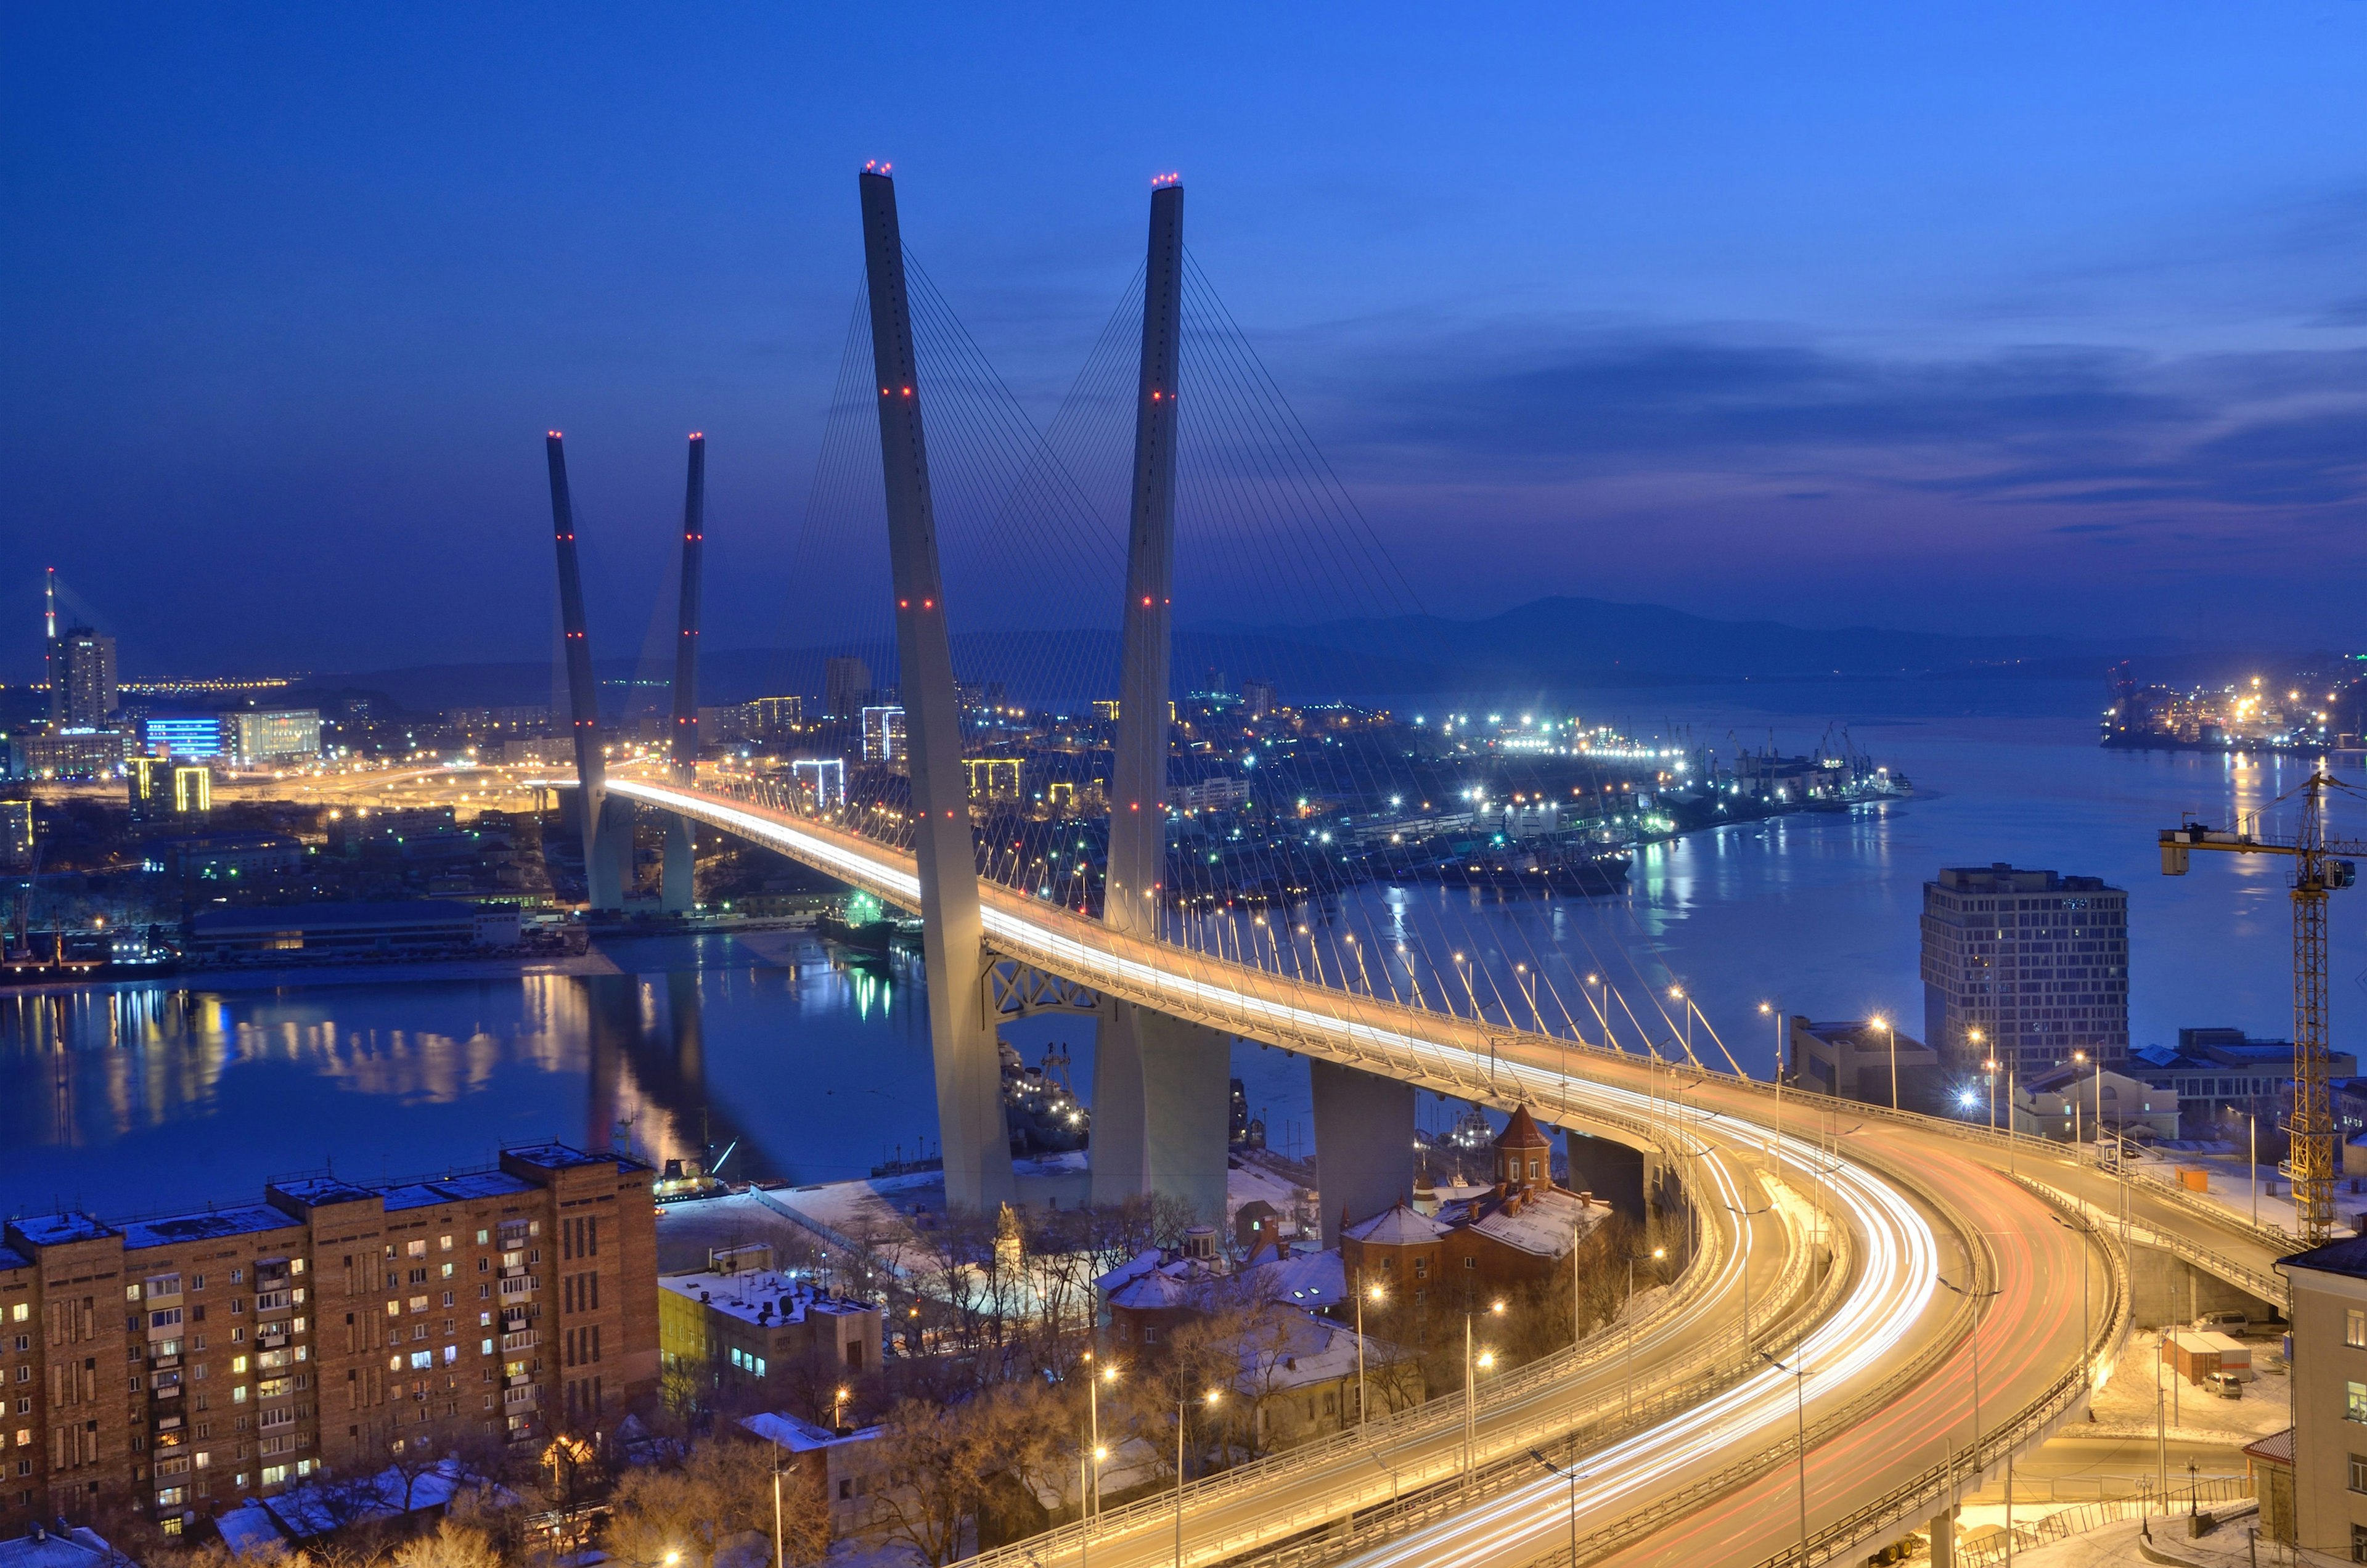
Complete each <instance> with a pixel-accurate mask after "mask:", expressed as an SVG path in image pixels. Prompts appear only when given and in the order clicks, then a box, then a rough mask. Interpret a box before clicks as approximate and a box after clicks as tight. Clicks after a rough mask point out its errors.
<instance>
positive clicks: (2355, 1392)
mask: <svg viewBox="0 0 2367 1568" xmlns="http://www.w3.org/2000/svg"><path fill="white" fill-rule="evenodd" d="M2345 1386H2346V1393H2345V1395H2344V1398H2343V1409H2342V1417H2343V1419H2344V1420H2346V1421H2356V1422H2358V1423H2359V1424H2360V1425H2361V1426H2362V1427H2367V1382H2354V1383H2350V1384H2347V1385H2345Z"/></svg>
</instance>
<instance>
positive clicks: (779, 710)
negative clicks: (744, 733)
mask: <svg viewBox="0 0 2367 1568" xmlns="http://www.w3.org/2000/svg"><path fill="white" fill-rule="evenodd" d="M748 708H749V712H750V721H749V730H750V732H751V733H753V734H754V735H755V736H757V737H758V738H760V739H765V740H770V739H775V738H776V737H778V736H783V735H788V734H791V733H793V732H794V731H795V730H796V729H797V728H798V726H799V725H801V724H803V723H804V722H805V717H806V700H805V698H803V697H758V698H757V699H756V700H755V701H754V702H752V703H750V704H749V705H748Z"/></svg>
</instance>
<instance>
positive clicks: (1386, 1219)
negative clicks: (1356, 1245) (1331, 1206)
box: [1341, 1203, 1453, 1247]
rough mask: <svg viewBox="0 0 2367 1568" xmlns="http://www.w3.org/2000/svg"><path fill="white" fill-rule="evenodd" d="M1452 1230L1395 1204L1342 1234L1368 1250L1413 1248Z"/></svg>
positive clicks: (1351, 1226) (1426, 1216)
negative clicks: (1377, 1248) (1359, 1242)
mask: <svg viewBox="0 0 2367 1568" xmlns="http://www.w3.org/2000/svg"><path fill="white" fill-rule="evenodd" d="M1452 1228H1453V1227H1452V1226H1450V1225H1446V1224H1442V1223H1441V1222H1439V1221H1437V1220H1435V1219H1433V1218H1432V1217H1431V1216H1430V1215H1428V1214H1422V1213H1415V1212H1414V1211H1413V1210H1412V1209H1410V1208H1408V1207H1407V1206H1406V1205H1405V1204H1403V1203H1396V1204H1392V1205H1391V1206H1389V1207H1388V1208H1386V1209H1383V1210H1382V1211H1381V1212H1380V1213H1377V1214H1375V1215H1374V1216H1373V1217H1372V1218H1371V1219H1369V1220H1365V1221H1364V1222H1362V1223H1361V1224H1353V1225H1350V1226H1349V1227H1348V1228H1347V1229H1346V1230H1345V1231H1342V1233H1341V1234H1342V1235H1346V1236H1350V1237H1353V1239H1355V1240H1357V1241H1361V1242H1363V1243H1365V1245H1366V1246H1368V1247H1410V1246H1417V1245H1419V1244H1421V1243H1422V1242H1425V1241H1436V1240H1437V1239H1438V1238H1439V1237H1440V1236H1443V1235H1445V1234H1446V1233H1447V1232H1448V1231H1449V1230H1450V1229H1452Z"/></svg>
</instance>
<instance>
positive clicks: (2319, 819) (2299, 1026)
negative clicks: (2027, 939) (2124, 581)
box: [2160, 773, 2367, 1247]
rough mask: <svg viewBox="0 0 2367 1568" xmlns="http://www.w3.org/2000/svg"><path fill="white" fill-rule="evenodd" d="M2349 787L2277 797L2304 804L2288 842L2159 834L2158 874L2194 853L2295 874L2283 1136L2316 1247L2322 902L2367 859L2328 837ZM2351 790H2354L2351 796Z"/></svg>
mask: <svg viewBox="0 0 2367 1568" xmlns="http://www.w3.org/2000/svg"><path fill="white" fill-rule="evenodd" d="M2330 789H2343V790H2347V789H2349V786H2348V785H2346V784H2341V783H2340V782H2339V781H2338V780H2336V779H2334V778H2332V777H2329V776H2328V775H2327V774H2326V773H2312V774H2310V776H2309V779H2308V782H2306V783H2305V784H2302V785H2301V786H2300V787H2299V789H2297V790H2294V791H2290V792H2288V793H2286V794H2285V795H2280V796H2279V797H2278V804H2282V802H2284V801H2287V800H2291V799H2292V798H2293V796H2294V795H2300V796H2301V799H2302V809H2301V825H2300V828H2299V829H2298V830H2297V831H2295V832H2294V833H2293V835H2292V836H2291V837H2290V838H2281V837H2274V836H2270V835H2265V834H2261V833H2259V831H2257V827H2258V824H2259V814H2258V813H2257V812H2256V813H2254V814H2253V817H2252V822H2253V824H2254V826H2255V829H2256V830H2255V831H2253V832H2248V833H2246V832H2225V831H2221V830H2219V829H2214V828H2209V827H2206V826H2204V825H2203V824H2202V823H2200V822H2189V823H2185V824H2182V825H2181V826H2180V827H2176V828H2165V829H2162V830H2161V835H2160V839H2161V872H2162V874H2163V875H2164V876H2183V875H2185V874H2186V863H2187V857H2188V856H2189V855H2191V853H2193V852H2195V851H2196V850H2210V851H2217V852H2225V853H2229V854H2239V855H2282V856H2284V857H2286V859H2287V860H2289V861H2290V862H2291V863H2292V874H2293V1115H2292V1118H2291V1119H2290V1120H2289V1121H2288V1122H2286V1123H2285V1132H2286V1134H2288V1135H2289V1136H2290V1137H2291V1139H2292V1142H2293V1211H2294V1213H2295V1215H2296V1216H2297V1217H2298V1219H2299V1220H2300V1222H2301V1235H2302V1240H2303V1241H2305V1243H2307V1244H2308V1245H2309V1246H2311V1247H2318V1246H2322V1245H2324V1244H2325V1242H2326V1241H2327V1239H2328V1238H2329V1237H2330V1236H2331V1235H2333V1231H2334V1151H2335V1137H2334V1113H2333V1110H2332V1108H2331V1107H2330V1106H2329V1105H2328V1104H2327V1082H2326V1080H2327V1060H2326V1055H2327V1043H2326V897H2327V894H2329V893H2338V892H2340V891H2341V890H2342V889H2344V888H2346V887H2349V886H2352V885H2353V884H2354V883H2356V882H2357V881H2358V879H2359V868H2358V864H2357V862H2356V861H2354V860H2352V859H2350V858H2346V857H2350V856H2357V857H2360V858H2362V859H2367V840H2355V839H2329V838H2327V836H2326V793H2327V791H2328V790H2330ZM2353 793H2355V792H2353Z"/></svg>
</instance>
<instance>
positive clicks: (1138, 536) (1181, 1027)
mask: <svg viewBox="0 0 2367 1568" xmlns="http://www.w3.org/2000/svg"><path fill="white" fill-rule="evenodd" d="M1182 381H1183V186H1182V185H1180V184H1178V183H1176V182H1174V181H1172V180H1167V181H1163V182H1161V184H1159V185H1158V186H1155V187H1154V188H1153V189H1152V191H1151V193H1150V255H1149V258H1148V260H1147V261H1146V262H1145V264H1144V273H1143V284H1142V358H1141V362H1140V367H1139V373H1138V377H1137V380H1136V388H1135V399H1136V400H1135V411H1134V480H1133V490H1132V492H1131V494H1130V497H1129V501H1128V513H1129V515H1128V519H1127V553H1126V556H1127V558H1126V604H1125V606H1124V617H1123V620H1122V622H1121V626H1122V628H1123V629H1122V633H1121V638H1122V643H1121V646H1122V649H1123V653H1122V659H1123V663H1122V665H1121V667H1120V669H1119V672H1118V709H1117V738H1116V755H1115V757H1114V758H1113V760H1112V762H1111V778H1110V822H1109V866H1108V875H1107V877H1106V879H1105V880H1104V891H1103V903H1102V919H1104V922H1105V923H1107V924H1108V925H1109V926H1111V927H1112V928H1113V929H1115V930H1117V931H1127V932H1129V933H1132V934H1136V935H1140V936H1147V937H1152V938H1156V937H1157V936H1158V935H1159V930H1160V907H1161V897H1162V895H1163V893H1164V891H1165V889H1164V888H1163V886H1161V885H1162V883H1163V882H1164V880H1165V876H1166V866H1167V739H1168V715H1167V709H1168V694H1169V690H1170V686H1171V683H1172V660H1173V652H1174V630H1173V619H1174V610H1173V604H1172V599H1171V597H1170V595H1171V594H1172V592H1173V588H1174V577H1175V446H1176V440H1177V436H1178V434H1179V432H1178V420H1177V416H1176V400H1175V399H1176V392H1177V390H1178V389H1179V387H1180V385H1181V383H1182ZM1095 1036H1096V1039H1095V1044H1094V1049H1093V1153H1092V1156H1091V1163H1092V1171H1093V1201H1095V1202H1098V1203H1110V1202H1116V1201H1120V1200H1123V1199H1127V1198H1134V1197H1140V1196H1144V1195H1147V1194H1150V1193H1158V1194H1161V1195H1162V1196H1166V1197H1172V1198H1180V1199H1182V1200H1183V1201H1185V1202H1188V1203H1190V1204H1191V1205H1192V1207H1193V1209H1194V1210H1195V1212H1197V1213H1201V1214H1203V1215H1204V1216H1206V1217H1208V1218H1210V1219H1215V1220H1221V1219H1222V1218H1223V1217H1224V1213H1225V1138H1226V1123H1227V1117H1228V1112H1229V1097H1228V1093H1227V1090H1228V1089H1229V1082H1230V1077H1229V1070H1228V1068H1229V1056H1230V1050H1229V1045H1228V1043H1227V1042H1226V1039H1225V1037H1224V1036H1223V1035H1222V1034H1219V1033H1217V1032H1215V1031H1214V1030H1209V1029H1204V1028H1202V1027H1200V1026H1199V1025H1197V1024H1193V1023H1186V1022H1184V1021H1182V1020H1180V1019H1173V1018H1168V1017H1165V1016H1163V1015H1161V1014H1158V1013H1154V1012H1151V1011H1150V1010H1147V1009H1144V1008H1141V1007H1138V1006H1137V1005H1136V1004H1135V1003H1133V1002H1125V1001H1118V1000H1116V998H1112V999H1110V1000H1108V1001H1106V1002H1104V1004H1103V1008H1102V1015H1101V1022H1100V1027H1099V1028H1098V1029H1097V1030H1096V1032H1095Z"/></svg>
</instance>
